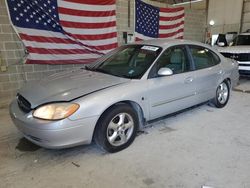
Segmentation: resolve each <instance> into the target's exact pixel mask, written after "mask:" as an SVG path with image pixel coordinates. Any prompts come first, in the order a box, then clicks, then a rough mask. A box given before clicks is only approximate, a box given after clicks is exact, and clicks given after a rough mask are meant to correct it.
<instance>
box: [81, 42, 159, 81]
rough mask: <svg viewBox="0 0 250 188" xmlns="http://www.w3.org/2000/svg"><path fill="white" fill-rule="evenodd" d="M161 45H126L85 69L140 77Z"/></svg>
mask: <svg viewBox="0 0 250 188" xmlns="http://www.w3.org/2000/svg"><path fill="white" fill-rule="evenodd" d="M161 50H162V49H161V47H157V46H150V45H127V46H122V47H120V48H118V50H116V51H115V52H114V53H113V54H112V55H109V56H108V57H107V58H103V59H102V60H101V61H99V62H98V63H97V64H95V65H94V66H92V67H89V68H88V67H87V68H86V69H89V70H92V71H97V72H102V73H106V74H110V75H114V76H118V77H124V78H130V79H140V78H141V77H142V76H143V74H144V73H145V72H146V71H147V70H148V68H149V67H150V65H152V63H153V62H154V60H155V59H156V58H157V56H158V55H159V54H160V52H161Z"/></svg>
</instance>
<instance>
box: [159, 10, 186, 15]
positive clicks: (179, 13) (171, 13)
mask: <svg viewBox="0 0 250 188" xmlns="http://www.w3.org/2000/svg"><path fill="white" fill-rule="evenodd" d="M183 14H184V10H182V11H179V12H160V13H159V15H160V16H162V17H175V16H180V15H183Z"/></svg>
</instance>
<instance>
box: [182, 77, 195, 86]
mask: <svg viewBox="0 0 250 188" xmlns="http://www.w3.org/2000/svg"><path fill="white" fill-rule="evenodd" d="M193 80H194V78H193V77H187V78H186V79H185V80H184V82H185V84H189V83H191V82H193Z"/></svg>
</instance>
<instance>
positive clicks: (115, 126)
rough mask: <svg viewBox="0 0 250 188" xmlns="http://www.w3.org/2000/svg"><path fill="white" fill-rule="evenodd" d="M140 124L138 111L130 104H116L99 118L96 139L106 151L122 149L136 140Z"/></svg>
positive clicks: (111, 151)
mask: <svg viewBox="0 0 250 188" xmlns="http://www.w3.org/2000/svg"><path fill="white" fill-rule="evenodd" d="M138 125H139V121H138V116H137V113H136V112H135V111H134V110H133V109H132V108H131V107H130V106H129V105H127V104H118V105H115V106H113V107H111V108H110V109H108V110H107V111H106V112H104V113H103V115H102V116H101V117H100V119H99V120H98V123H97V125H96V126H97V127H96V129H95V133H94V140H95V142H96V144H97V145H98V146H99V147H100V148H102V149H103V150H104V151H107V152H110V153H114V152H118V151H121V150H123V149H125V148H127V147H128V146H129V145H130V144H132V142H133V141H134V139H135V136H136V132H137V130H138Z"/></svg>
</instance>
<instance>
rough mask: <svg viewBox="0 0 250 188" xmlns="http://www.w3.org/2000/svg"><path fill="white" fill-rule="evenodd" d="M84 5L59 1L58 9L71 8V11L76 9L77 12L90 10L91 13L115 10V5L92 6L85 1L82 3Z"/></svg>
mask: <svg viewBox="0 0 250 188" xmlns="http://www.w3.org/2000/svg"><path fill="white" fill-rule="evenodd" d="M93 2H94V1H93ZM81 3H82V4H83V5H79V3H78V2H77V3H76V2H73V1H71V0H70V1H65V0H64V1H62V0H59V1H58V7H64V8H70V9H76V10H89V11H96V12H99V11H113V10H115V4H110V5H102V6H100V5H90V4H85V3H84V1H82V2H81Z"/></svg>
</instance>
